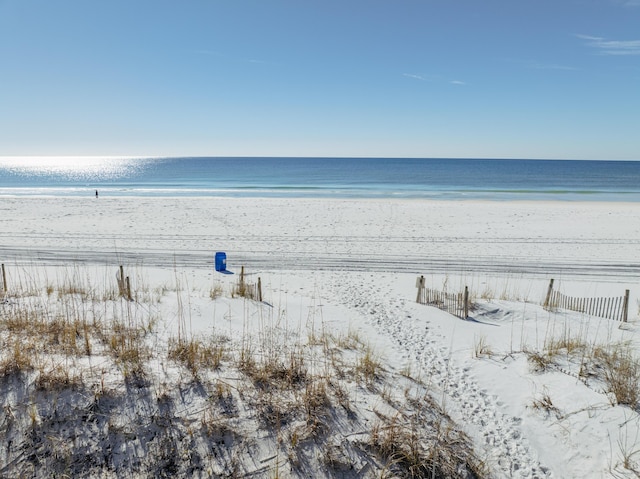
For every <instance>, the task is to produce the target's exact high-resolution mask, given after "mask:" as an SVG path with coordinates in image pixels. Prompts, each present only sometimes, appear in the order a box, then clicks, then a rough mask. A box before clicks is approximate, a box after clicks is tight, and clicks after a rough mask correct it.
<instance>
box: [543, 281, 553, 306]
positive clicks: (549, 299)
mask: <svg viewBox="0 0 640 479" xmlns="http://www.w3.org/2000/svg"><path fill="white" fill-rule="evenodd" d="M552 292H553V278H551V281H549V289H548V290H547V297H546V298H545V300H544V307H545V308H548V307H549V302H550V301H551V293H552Z"/></svg>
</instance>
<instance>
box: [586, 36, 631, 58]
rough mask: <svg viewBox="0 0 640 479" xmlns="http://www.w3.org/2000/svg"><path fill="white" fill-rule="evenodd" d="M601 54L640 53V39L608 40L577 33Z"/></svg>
mask: <svg viewBox="0 0 640 479" xmlns="http://www.w3.org/2000/svg"><path fill="white" fill-rule="evenodd" d="M576 37H578V38H580V39H581V40H585V41H586V42H587V45H588V46H590V47H592V48H595V49H596V51H597V52H598V53H600V54H601V55H640V40H607V39H605V38H602V37H594V36H591V35H576Z"/></svg>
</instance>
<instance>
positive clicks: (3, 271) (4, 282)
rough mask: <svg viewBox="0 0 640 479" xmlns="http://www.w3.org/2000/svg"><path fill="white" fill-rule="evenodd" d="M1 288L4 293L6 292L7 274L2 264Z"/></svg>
mask: <svg viewBox="0 0 640 479" xmlns="http://www.w3.org/2000/svg"><path fill="white" fill-rule="evenodd" d="M2 288H3V289H4V292H5V293H6V292H7V273H6V272H5V270H4V263H2Z"/></svg>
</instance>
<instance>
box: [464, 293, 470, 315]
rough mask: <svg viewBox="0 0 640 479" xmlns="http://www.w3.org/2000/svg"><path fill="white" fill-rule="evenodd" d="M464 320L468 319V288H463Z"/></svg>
mask: <svg viewBox="0 0 640 479" xmlns="http://www.w3.org/2000/svg"><path fill="white" fill-rule="evenodd" d="M463 308H464V319H467V318H468V317H469V288H468V287H467V286H465V287H464V306H463Z"/></svg>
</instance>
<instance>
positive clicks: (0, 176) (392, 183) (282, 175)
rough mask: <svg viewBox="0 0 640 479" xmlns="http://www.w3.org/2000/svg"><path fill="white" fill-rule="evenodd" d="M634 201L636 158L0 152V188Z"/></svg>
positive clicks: (639, 179) (59, 192)
mask: <svg viewBox="0 0 640 479" xmlns="http://www.w3.org/2000/svg"><path fill="white" fill-rule="evenodd" d="M95 190H98V191H99V193H100V195H101V196H223V197H318V198H430V199H454V200H460V199H484V200H497V201H500V200H566V201H631V202H640V161H586V160H584V161H583V160H517V159H514V160H506V159H438V158H425V159H416V158H291V157H288V158H218V157H214V158H203V157H197V158H98V157H84V158H80V157H74V158H70V157H55V158H54V157H46V158H45V157H28V158H27V157H0V195H2V196H87V195H94V193H95Z"/></svg>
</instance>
